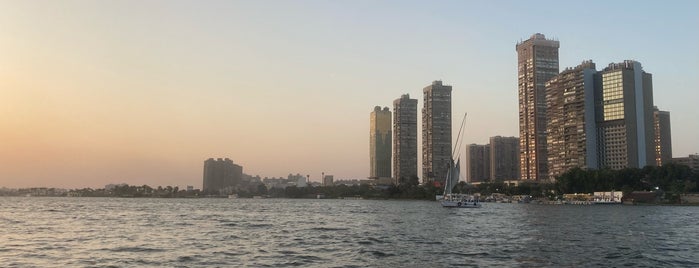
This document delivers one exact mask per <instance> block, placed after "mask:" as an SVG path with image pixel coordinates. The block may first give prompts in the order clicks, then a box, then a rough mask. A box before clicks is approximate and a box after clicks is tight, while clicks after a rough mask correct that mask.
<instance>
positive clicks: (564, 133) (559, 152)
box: [546, 61, 598, 179]
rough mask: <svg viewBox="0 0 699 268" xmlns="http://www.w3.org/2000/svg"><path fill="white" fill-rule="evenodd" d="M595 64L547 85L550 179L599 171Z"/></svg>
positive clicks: (568, 72)
mask: <svg viewBox="0 0 699 268" xmlns="http://www.w3.org/2000/svg"><path fill="white" fill-rule="evenodd" d="M596 72H597V71H596V70H595V64H594V63H593V62H592V61H585V62H583V63H582V64H580V65H578V66H576V67H575V68H567V69H566V70H564V71H563V72H561V73H560V74H559V75H557V76H554V77H553V78H551V80H549V81H548V82H547V83H546V114H547V124H546V132H547V134H546V135H547V136H546V143H547V157H548V171H549V178H552V179H553V178H555V177H557V176H560V175H561V174H563V173H565V172H566V171H568V170H569V169H572V168H575V167H579V168H584V169H586V168H592V169H597V168H598V167H597V163H598V160H597V128H596V122H595V120H596V119H595V102H594V96H595V94H594V93H595V88H594V84H595V83H594V75H595V73H596Z"/></svg>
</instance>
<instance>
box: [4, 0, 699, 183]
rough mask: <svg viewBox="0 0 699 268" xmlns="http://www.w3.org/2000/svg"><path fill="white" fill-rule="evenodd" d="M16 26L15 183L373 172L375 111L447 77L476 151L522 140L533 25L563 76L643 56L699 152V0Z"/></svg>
mask: <svg viewBox="0 0 699 268" xmlns="http://www.w3.org/2000/svg"><path fill="white" fill-rule="evenodd" d="M532 14H540V16H533V15H532ZM0 25H2V27H0V101H1V102H2V104H3V105H1V106H0V141H1V142H0V187H33V186H48V187H66V188H73V187H102V186H104V185H105V184H108V183H122V182H123V183H128V184H134V185H142V184H149V185H181V186H184V185H195V186H197V187H198V186H199V185H200V184H201V179H202V165H203V161H204V160H206V159H207V158H210V157H228V158H230V159H232V160H233V161H234V162H235V163H236V164H239V165H242V166H243V167H244V172H245V173H246V174H250V175H260V176H263V177H265V176H269V177H273V176H274V177H278V176H286V175H287V174H289V173H294V174H295V173H301V174H309V175H311V180H313V181H318V180H319V179H320V178H319V177H320V174H321V172H325V173H326V174H333V175H334V176H335V177H336V178H365V177H367V176H368V172H369V168H368V166H369V161H368V154H369V152H368V147H369V113H370V112H371V111H372V110H373V107H374V106H377V105H379V106H388V107H391V103H392V101H393V100H394V99H396V98H399V97H400V96H401V95H402V94H406V93H408V94H410V95H411V97H412V98H416V99H418V100H419V104H418V107H422V88H423V87H425V86H427V85H429V84H430V83H431V82H432V81H433V80H442V81H443V82H444V83H445V84H448V85H451V86H453V92H452V96H453V97H452V98H453V99H452V105H453V106H452V107H453V115H454V116H453V118H452V119H453V125H454V126H455V127H454V129H455V131H453V132H454V133H453V135H454V136H456V135H457V133H458V131H456V130H457V127H458V125H459V123H460V121H461V115H462V114H463V113H465V112H468V118H467V121H466V134H465V136H464V142H465V143H466V144H468V143H487V140H488V137H490V136H496V135H502V136H518V119H517V116H518V114H517V113H518V111H517V105H518V104H517V56H516V52H515V44H516V43H517V42H518V41H521V40H524V39H527V38H529V36H531V35H532V34H534V33H543V34H545V35H546V36H547V37H549V38H555V39H556V40H558V41H560V50H559V53H560V70H561V71H562V70H564V69H565V68H566V67H574V66H576V65H578V64H580V63H581V62H582V61H583V60H593V61H594V62H595V63H597V65H598V68H600V69H601V68H604V67H605V66H607V64H609V63H612V62H621V61H623V60H627V59H632V60H637V61H639V62H641V63H642V65H643V68H644V70H645V71H646V72H649V73H651V74H653V95H654V96H653V100H654V104H655V105H656V106H658V107H659V108H660V109H662V110H666V111H670V112H671V121H672V143H673V154H674V156H686V155H688V154H692V153H697V152H698V151H699V140H698V139H697V137H699V123H697V118H699V110H697V109H696V101H697V100H699V77H698V76H697V73H698V71H699V50H698V49H697V48H699V2H697V1H672V2H659V1H652V2H651V1H613V2H606V1H592V2H585V3H574V2H562V3H561V2H557V1H534V2H522V1H440V2H428V1H409V2H408V1H344V2H340V1H331V2H328V1H279V2H267V1H206V2H193V1H148V2H142V1H118V2H107V1H60V2H59V1H50V2H48V1H11V2H10V1H0ZM391 108H392V107H391ZM454 138H455V137H454ZM454 140H455V139H454Z"/></svg>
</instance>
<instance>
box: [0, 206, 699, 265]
mask: <svg viewBox="0 0 699 268" xmlns="http://www.w3.org/2000/svg"><path fill="white" fill-rule="evenodd" d="M0 266H2V267H107V266H113V267H151V266H163V267H201V266H206V267H238V266H242V267H288V266H301V267H453V266H480V267H494V266H503V267H543V266H546V267H561V266H564V267H599V266H607V267H624V266H626V267H699V207H667V206H620V205H612V206H603V205H598V206H573V205H559V206H556V205H533V204H494V203H493V204H490V203H485V204H484V206H483V208H480V209H445V208H442V207H440V205H439V204H438V203H437V202H429V201H375V200H297V199H145V198H143V199H116V198H114V199H112V198H36V197H33V198H24V197H0Z"/></svg>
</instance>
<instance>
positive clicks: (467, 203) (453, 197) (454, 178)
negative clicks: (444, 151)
mask: <svg viewBox="0 0 699 268" xmlns="http://www.w3.org/2000/svg"><path fill="white" fill-rule="evenodd" d="M465 122H466V115H465V114H464V119H463V121H462V122H461V128H460V129H459V135H458V136H457V137H458V138H457V140H456V144H455V145H454V150H453V151H452V154H451V155H452V157H451V159H450V162H449V169H448V170H447V177H446V179H445V180H444V195H441V196H440V195H438V196H436V199H437V200H438V201H439V202H440V203H441V204H442V207H447V208H479V207H481V202H480V201H479V200H478V198H476V197H474V196H473V195H468V194H459V193H452V189H453V188H454V186H456V184H457V183H458V182H459V178H460V177H459V174H460V164H461V163H460V162H461V159H457V160H456V161H455V160H454V154H455V153H456V148H458V145H459V141H460V140H461V139H460V138H461V133H463V132H462V130H463V128H464V123H465ZM455 162H456V164H454V163H455Z"/></svg>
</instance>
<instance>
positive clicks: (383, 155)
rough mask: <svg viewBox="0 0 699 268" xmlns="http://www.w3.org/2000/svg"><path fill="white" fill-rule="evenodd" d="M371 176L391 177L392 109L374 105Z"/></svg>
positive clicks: (371, 131)
mask: <svg viewBox="0 0 699 268" xmlns="http://www.w3.org/2000/svg"><path fill="white" fill-rule="evenodd" d="M369 121H370V123H369V166H370V171H369V177H370V178H390V177H391V111H389V110H388V107H384V108H383V110H382V109H381V107H379V106H376V107H374V111H372V112H371V115H370V116H369Z"/></svg>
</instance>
